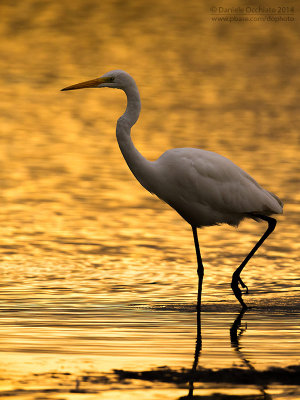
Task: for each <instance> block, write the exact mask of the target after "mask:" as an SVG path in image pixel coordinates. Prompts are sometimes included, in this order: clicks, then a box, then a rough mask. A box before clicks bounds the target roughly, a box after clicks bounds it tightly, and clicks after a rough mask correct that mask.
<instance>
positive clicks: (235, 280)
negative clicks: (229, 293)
mask: <svg viewBox="0 0 300 400" xmlns="http://www.w3.org/2000/svg"><path fill="white" fill-rule="evenodd" d="M255 217H257V218H260V219H263V220H264V221H267V222H268V229H267V230H266V232H265V233H264V234H263V235H262V237H261V238H260V239H259V241H258V242H257V243H256V245H255V246H254V247H253V249H252V250H251V251H250V253H249V254H248V255H247V257H246V258H245V260H244V261H243V262H242V264H241V265H240V266H239V267H238V268H237V269H236V270H235V271H234V273H233V275H232V281H231V288H232V290H233V293H234V295H235V297H236V298H237V299H238V301H239V302H240V303H241V305H242V307H243V308H245V309H246V308H247V306H246V304H245V303H244V301H243V299H242V292H241V289H240V288H239V282H240V283H241V285H242V286H243V287H244V286H245V287H246V289H247V292H248V288H247V286H246V285H245V284H244V282H243V281H242V280H241V278H240V273H241V272H242V270H243V268H244V266H245V265H246V264H247V262H248V261H249V260H250V258H251V257H252V256H253V254H254V253H255V252H256V251H257V250H258V249H259V247H260V246H261V245H262V244H263V242H264V241H265V240H266V239H267V237H268V236H269V235H270V234H271V233H272V232H273V231H274V229H275V226H276V222H277V221H276V219H274V218H271V217H266V216H265V215H260V214H255Z"/></svg>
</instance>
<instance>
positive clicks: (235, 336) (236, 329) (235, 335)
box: [230, 309, 272, 400]
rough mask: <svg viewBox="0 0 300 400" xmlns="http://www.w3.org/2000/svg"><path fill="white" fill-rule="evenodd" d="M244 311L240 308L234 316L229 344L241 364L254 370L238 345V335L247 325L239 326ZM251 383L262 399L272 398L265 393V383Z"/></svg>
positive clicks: (268, 399) (239, 335)
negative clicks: (256, 388)
mask: <svg viewBox="0 0 300 400" xmlns="http://www.w3.org/2000/svg"><path fill="white" fill-rule="evenodd" d="M246 311H247V310H246V309H242V310H241V312H240V313H239V314H238V316H237V317H236V319H235V321H234V323H233V324H232V326H231V328H230V341H231V346H232V347H233V348H234V350H235V351H236V352H237V354H238V356H239V358H240V359H241V361H242V362H243V364H244V365H245V366H246V367H247V368H248V369H249V370H250V371H252V372H255V371H256V370H255V368H254V367H253V365H252V364H251V362H250V361H249V360H248V359H247V358H246V357H245V356H244V354H243V352H242V349H241V346H240V342H239V340H240V337H241V336H242V334H243V333H244V332H245V331H246V330H247V325H245V326H244V327H241V323H242V319H243V316H244V314H245V312H246ZM253 383H254V384H256V385H257V386H258V388H259V390H260V392H261V394H262V398H263V399H264V400H272V397H271V396H270V395H269V394H268V393H266V390H267V385H264V384H259V383H257V382H253Z"/></svg>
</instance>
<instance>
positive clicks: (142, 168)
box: [116, 82, 153, 191]
mask: <svg viewBox="0 0 300 400" xmlns="http://www.w3.org/2000/svg"><path fill="white" fill-rule="evenodd" d="M124 92H125V93H126V96H127V107H126V111H125V113H124V114H123V115H122V116H121V117H120V118H119V119H118V122H117V128H116V133H117V140H118V144H119V147H120V150H121V152H122V154H123V157H124V159H125V161H126V163H127V165H128V167H129V168H130V170H131V172H132V173H133V175H134V176H135V177H136V179H137V180H138V181H139V182H140V183H141V185H143V186H144V187H145V188H146V189H147V190H150V191H151V188H150V187H151V179H150V177H151V170H152V169H153V166H152V164H153V163H152V162H151V161H148V160H146V158H145V157H143V156H142V154H141V153H140V152H139V151H138V150H137V149H136V147H135V146H134V144H133V142H132V140H131V136H130V132H131V127H132V126H133V125H134V124H135V123H136V121H137V120H138V118H139V115H140V111H141V99H140V94H139V91H138V88H137V86H136V84H135V83H134V82H133V84H131V85H130V87H128V88H126V89H124Z"/></svg>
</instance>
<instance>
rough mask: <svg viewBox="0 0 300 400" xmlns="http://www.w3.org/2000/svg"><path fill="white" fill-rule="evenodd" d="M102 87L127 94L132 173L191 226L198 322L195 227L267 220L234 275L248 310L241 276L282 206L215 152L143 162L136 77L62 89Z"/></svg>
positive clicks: (125, 139)
mask: <svg viewBox="0 0 300 400" xmlns="http://www.w3.org/2000/svg"><path fill="white" fill-rule="evenodd" d="M103 87H108V88H116V89H122V90H123V91H124V92H125V93H126V95H127V108H126V111H125V113H124V114H123V115H122V116H121V117H120V118H119V119H118V122H117V129H116V131H117V140H118V143H119V147H120V149H121V152H122V154H123V156H124V158H125V160H126V162H127V164H128V166H129V168H130V170H131V171H132V173H133V174H134V176H135V177H136V179H137V180H138V181H139V182H140V183H141V185H142V186H144V187H145V188H146V189H147V190H148V191H149V192H151V193H154V194H156V195H157V197H159V198H160V199H162V200H163V201H165V202H166V203H167V204H169V205H170V206H171V207H173V208H174V209H175V210H176V211H177V212H178V213H179V214H180V215H181V216H182V217H183V218H184V219H185V220H186V221H187V222H188V223H189V224H190V225H191V227H192V231H193V236H194V243H195V248H196V255H197V263H198V302H197V311H198V319H199V318H200V317H199V313H200V306H201V292H202V281H203V275H204V268H203V264H202V258H201V254H200V248H199V242H198V235H197V228H199V227H204V226H212V225H218V224H222V223H226V224H229V225H232V226H238V224H239V223H240V222H241V221H242V220H243V219H245V218H252V219H254V220H264V221H267V223H268V228H267V230H266V232H265V233H264V234H263V236H262V237H261V239H260V240H259V241H258V242H257V244H256V245H255V246H254V247H253V249H252V250H251V251H250V253H249V254H248V255H247V257H246V258H245V259H244V261H243V262H242V263H241V265H240V266H239V267H238V268H237V269H236V271H235V272H234V273H233V275H232V282H231V287H232V290H233V292H234V294H235V297H236V298H237V299H238V301H239V302H240V303H241V305H242V307H243V308H244V309H246V308H247V306H246V304H245V302H244V301H243V299H242V292H241V290H240V288H239V284H240V285H241V286H242V287H243V288H246V293H247V292H248V287H247V286H246V285H245V284H244V282H243V281H242V279H241V277H240V274H241V272H242V270H243V268H244V267H245V265H246V264H247V262H248V261H249V260H250V258H251V257H252V256H253V255H254V253H255V252H256V250H257V249H258V248H259V247H260V246H261V244H262V243H263V242H264V240H265V239H266V238H267V237H268V236H269V235H270V234H271V233H272V232H273V230H274V229H275V226H276V220H275V219H274V218H271V217H270V215H272V214H282V207H283V203H282V202H281V200H280V199H279V198H278V197H277V196H276V195H275V194H273V193H271V192H268V191H267V190H265V189H263V188H262V187H261V186H259V184H258V183H257V182H256V181H255V180H254V179H253V178H252V177H251V176H250V175H248V174H247V173H246V172H245V171H243V170H242V169H241V168H239V167H238V166H236V165H235V164H233V163H232V162H231V161H230V160H228V159H227V158H225V157H223V156H220V155H219V154H217V153H213V152H210V151H205V150H200V149H194V148H178V149H172V150H168V151H166V152H165V153H164V154H163V155H162V156H161V157H159V158H158V160H156V161H154V162H151V161H148V160H146V159H145V158H144V157H143V156H142V155H141V154H140V153H139V151H138V150H137V149H136V147H135V146H134V144H133V142H132V140H131V136H130V133H131V128H132V126H133V125H134V124H135V123H136V122H137V120H138V118H139V114H140V111H141V101H140V95H139V91H138V88H137V85H136V83H135V81H134V79H133V78H132V77H131V76H130V75H129V74H128V73H126V72H125V71H122V70H115V71H110V72H108V73H106V74H105V75H103V76H101V77H100V78H96V79H92V80H89V81H85V82H81V83H78V84H75V85H71V86H68V87H66V88H64V89H62V90H63V91H65V90H75V89H83V88H103ZM198 325H199V321H198Z"/></svg>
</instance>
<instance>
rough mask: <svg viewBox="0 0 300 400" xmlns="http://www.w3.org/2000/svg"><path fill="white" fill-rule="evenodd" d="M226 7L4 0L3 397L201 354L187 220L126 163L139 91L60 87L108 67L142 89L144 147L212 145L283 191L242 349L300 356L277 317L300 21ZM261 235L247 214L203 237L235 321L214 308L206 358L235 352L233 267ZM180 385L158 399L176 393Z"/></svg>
mask: <svg viewBox="0 0 300 400" xmlns="http://www.w3.org/2000/svg"><path fill="white" fill-rule="evenodd" d="M208 3H209V4H208ZM289 4H290V5H292V4H294V6H295V2H294V1H290V2H289ZM237 5H238V2H236V1H233V2H232V3H231V4H228V7H229V6H237ZM277 5H278V6H280V4H279V2H278V1H277V3H276V4H272V6H277ZM211 6H213V4H210V2H205V1H199V0H186V1H184V2H176V4H175V3H174V2H172V1H170V0H159V1H156V0H154V1H152V2H148V1H145V0H130V1H128V2H120V1H115V0H114V1H108V0H104V1H98V0H85V1H83V0H73V1H71V2H70V1H67V0H44V1H41V0H26V1H23V2H12V1H8V0H5V1H4V0H3V1H1V4H0V14H1V20H0V36H1V40H0V51H1V58H0V72H1V74H0V91H1V96H0V116H1V117H0V118H1V128H0V129H1V131H0V161H1V168H0V179H1V194H0V196H1V213H0V219H1V221H0V237H1V241H0V256H1V263H0V269H1V276H2V281H1V285H2V290H1V296H0V298H1V309H0V310H1V313H0V323H1V328H2V335H1V338H0V350H1V356H0V372H1V376H2V377H3V380H2V381H0V382H1V385H2V389H1V390H3V392H2V394H1V393H0V397H1V395H2V397H3V398H5V396H6V395H4V394H5V393H8V392H7V391H9V390H11V391H14V390H15V389H16V388H19V387H21V386H22V385H23V386H24V388H29V387H32V385H33V386H34V385H35V386H36V387H41V388H43V387H48V386H47V385H48V381H46V379H45V380H44V378H41V375H39V378H33V375H32V374H33V373H37V374H44V373H50V372H67V373H70V374H71V376H72V377H73V374H75V375H76V374H77V375H79V374H81V373H82V371H86V370H89V371H91V370H93V371H95V370H97V371H110V370H112V369H114V368H129V367H130V368H135V369H141V368H146V367H148V366H149V367H153V366H161V365H170V366H175V367H178V368H179V367H190V365H191V364H192V358H193V351H194V348H193V346H194V338H195V325H194V323H195V321H194V314H193V313H192V312H191V310H193V306H194V304H195V301H196V291H197V280H196V266H195V255H194V248H193V241H192V236H191V232H190V229H189V227H188V226H187V225H186V223H185V222H184V221H183V220H181V219H180V217H179V216H178V215H177V214H176V213H175V212H174V211H173V210H172V209H170V208H169V207H168V206H167V205H165V204H163V203H162V202H160V201H159V200H157V199H156V198H155V197H153V196H152V195H150V194H149V193H147V192H146V191H145V190H144V189H143V188H142V187H141V186H140V185H139V184H138V182H137V181H135V179H134V177H133V176H132V175H131V173H130V171H129V169H128V167H127V166H126V164H125V162H124V160H123V159H122V155H121V153H120V151H119V148H118V145H117V142H116V139H115V123H116V120H117V118H118V117H119V116H120V115H121V114H122V113H123V111H124V107H125V96H124V94H122V93H121V92H117V91H110V90H101V91H99V90H95V89H92V90H80V91H78V92H71V93H68V92H66V93H64V92H63V93H62V92H60V89H61V88H63V87H65V86H68V85H71V84H74V83H77V82H81V81H84V80H88V79H93V78H96V77H98V76H100V75H102V74H103V73H105V72H107V71H109V70H111V69H124V70H126V71H127V72H129V73H130V74H131V75H132V76H134V78H135V80H136V82H137V84H138V86H139V89H140V93H141V98H142V113H141V116H140V120H139V122H138V123H137V125H136V126H135V127H134V128H133V131H132V135H133V140H134V142H135V144H136V146H137V148H138V149H139V150H140V151H141V152H142V154H143V155H144V156H145V157H147V158H149V159H156V158H158V157H159V156H160V155H161V153H163V152H164V151H165V150H167V149H169V148H172V147H201V148H203V149H206V150H211V151H215V152H218V153H221V154H223V155H224V156H226V157H228V158H230V159H231V160H232V161H234V162H235V163H236V164H238V165H239V166H240V167H242V168H243V169H245V170H246V171H247V172H248V173H250V174H251V175H252V176H253V177H254V178H255V179H256V180H257V181H258V182H259V183H260V184H261V185H262V186H264V187H265V188H266V189H268V190H270V191H272V192H274V193H276V194H277V195H278V196H279V197H280V198H281V199H282V200H283V201H284V203H285V208H284V215H283V216H282V217H279V218H278V221H279V223H278V226H277V228H276V231H275V232H274V234H273V235H272V236H271V237H270V239H269V240H268V242H267V243H266V244H265V246H264V247H263V248H262V249H261V250H260V251H259V253H258V254H257V255H256V256H255V259H253V261H251V265H249V266H248V267H247V268H246V270H245V273H244V275H243V276H244V277H245V280H246V281H247V284H248V285H249V287H250V288H251V294H250V296H249V298H248V302H249V303H251V304H254V305H257V304H262V305H263V306H266V308H265V309H264V311H263V312H262V314H259V313H258V314H255V313H254V314H251V316H250V317H249V320H250V321H251V320H252V330H250V332H249V335H248V339H246V338H245V341H247V340H248V342H247V343H246V344H245V346H246V348H247V349H248V350H249V354H251V355H252V356H253V359H252V362H253V363H254V364H255V365H256V366H257V367H258V368H265V367H268V366H273V365H280V366H283V367H285V366H287V365H291V364H293V363H294V364H296V363H297V362H298V361H297V360H299V354H297V351H295V349H297V348H298V349H299V335H298V333H299V325H298V323H297V322H296V320H295V319H294V318H292V317H291V316H290V315H288V314H287V313H283V314H280V316H277V317H276V316H274V315H273V314H272V315H273V317H272V316H271V317H270V316H268V312H267V310H268V308H267V307H273V306H274V307H275V308H276V306H277V305H278V304H280V305H281V306H282V307H284V306H285V305H291V304H296V303H297V302H298V303H297V304H299V287H297V279H299V272H298V268H297V261H298V262H299V212H300V207H299V200H300V196H299V191H298V190H297V189H298V187H297V186H299V119H298V115H299V110H298V107H299V100H300V99H299V84H300V74H299V62H300V53H299V35H298V33H297V30H298V27H299V24H297V14H294V17H295V19H296V21H295V22H277V23H276V22H262V21H261V22H258V21H257V22H247V23H246V22H245V23H228V22H220V21H219V22H215V21H212V19H211V15H210V14H211V11H210V7H211ZM263 230H264V227H263V226H262V224H256V223H255V222H254V221H248V222H244V223H243V224H242V225H241V226H240V228H239V231H236V230H235V229H233V228H229V227H226V226H222V227H213V228H209V229H203V230H201V231H200V232H199V240H200V246H201V248H202V252H203V259H204V265H205V279H204V289H203V301H204V304H207V305H211V306H213V307H215V306H216V307H218V305H220V306H221V307H222V306H224V305H225V306H226V307H227V306H228V307H227V308H226V307H225V309H224V310H225V311H224V310H223V311H224V313H223V314H222V317H220V315H219V314H218V312H217V311H218V310H217V309H215V308H213V309H214V312H212V313H207V314H205V313H204V320H203V325H204V328H203V329H204V338H205V339H206V342H205V341H204V349H203V354H202V360H203V362H204V363H205V365H208V366H211V367H213V368H217V367H228V366H231V365H232V364H233V363H234V362H235V355H234V353H233V352H232V349H231V348H230V344H228V338H227V336H226V335H228V332H227V331H228V328H229V326H230V323H231V322H232V321H233V320H234V315H235V313H236V311H237V304H236V303H235V301H234V299H233V296H232V294H231V289H230V280H231V274H232V272H233V270H234V269H235V268H236V267H237V266H238V265H239V262H240V261H241V259H242V258H243V256H245V255H246V254H247V252H248V251H249V250H250V248H251V246H252V245H253V244H254V242H255V241H256V240H257V239H258V238H259V235H260V234H261V233H262V232H263ZM164 309H165V311H164ZM187 310H188V311H187ZM298 312H299V309H298ZM275 314H276V313H275ZM276 318H277V319H276ZM262 319H263V320H264V321H267V322H266V325H264V326H262V325H261V320H262ZM278 325H280V326H281V327H282V330H281V331H280V332H279V331H278ZM225 332H226V333H225ZM297 335H298V336H297ZM205 343H206V347H205ZM275 343H276V346H277V350H276V352H274V345H275ZM162 349H163V350H162ZM257 349H258V351H256V350H257ZM77 375H76V376H77ZM24 376H25V377H26V378H24ZM24 379H25V380H24ZM26 379H27V381H26ZM72 379H73V378H72ZM22 380H23V382H25V383H23V384H22V385H21V384H20V382H21V381H22ZM26 382H27V383H26ZM45 382H47V385H46V384H45ZM26 385H27V386H26ZM43 385H44V386H43ZM45 385H46V386H45ZM49 385H50V383H49ZM51 385H52V383H51ZM51 385H50V386H51ZM68 385H71V383H70V382H69V383H68ZM72 385H73V383H72ZM168 390H169V391H168V393H169V397H161V398H170V399H171V398H172V399H175V398H178V397H179V395H180V393H179V392H178V391H176V390H175V389H174V392H173V391H172V390H173V389H172V390H171V389H170V388H169V389H168ZM3 393H4V394H3ZM124 393H125V392H124V391H123V392H122V391H121V392H120V393H118V398H119V399H121V400H122V396H123V395H124ZM14 394H15V393H14V392H11V393H10V394H9V396H10V397H9V398H13V397H12V396H13V395H14ZM164 395H165V394H164ZM16 396H17V395H16ZM26 396H27V394H26ZM26 396H25V395H24V398H26V399H27V398H28V399H29V398H31V397H30V396H31V395H30V394H29V395H28V396H29V397H26ZM47 396H48V395H47ZM53 396H54V395H53ZM107 396H108V394H107ZM124 396H125V395H124ZM143 396H146V394H145V393H144V392H143V391H142V392H139V394H138V395H136V398H139V399H143V398H144V397H143ZM160 396H162V394H161V393H160ZM176 396H177V397H176ZM2 397H1V398H2ZM18 398H20V397H18ZM49 398H52V397H49ZM53 398H56V397H53ZM66 398H73V397H66ZM76 398H80V397H76ZM86 398H87V399H89V398H91V399H92V398H96V397H86ZM107 398H109V396H108V397H107ZM125 398H126V396H125V397H124V399H125ZM132 398H135V397H132ZM145 398H146V397H145ZM149 398H150V397H149ZM103 399H105V396H104V397H103Z"/></svg>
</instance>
